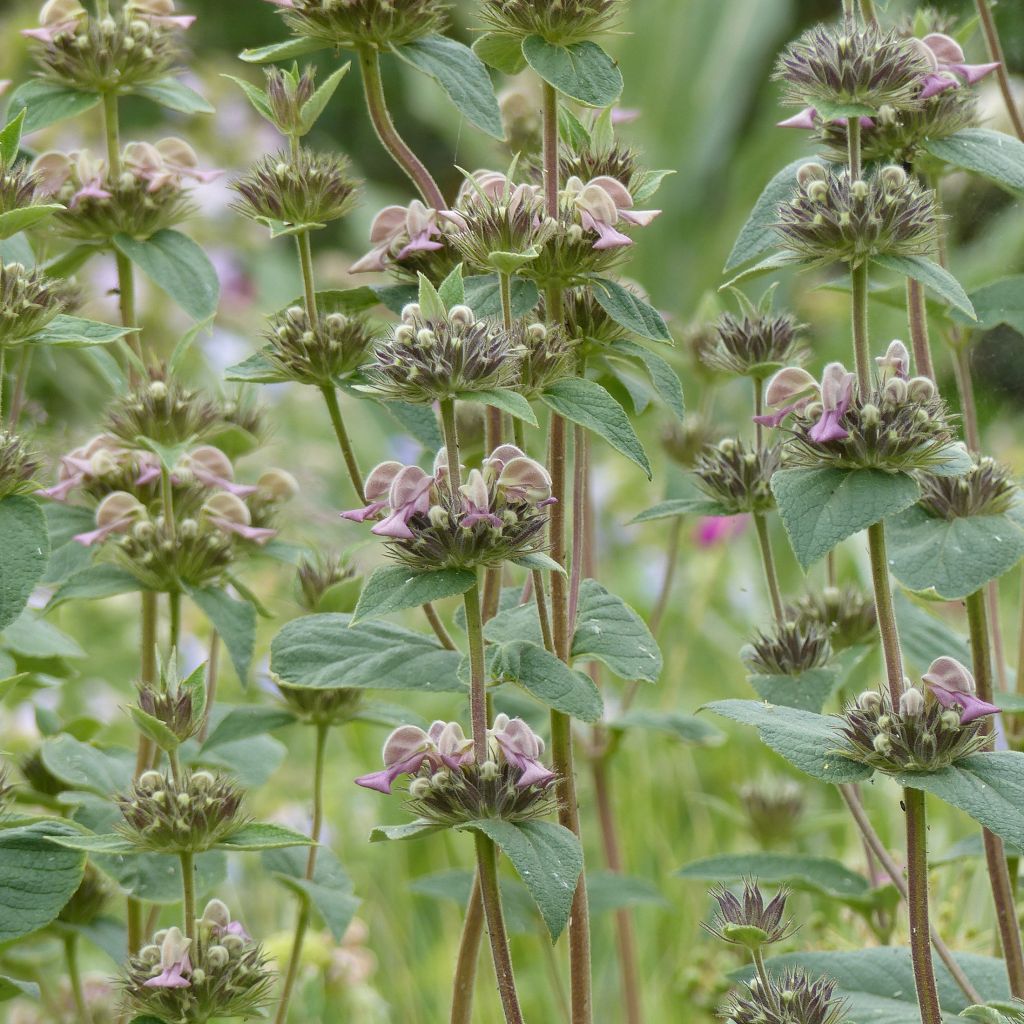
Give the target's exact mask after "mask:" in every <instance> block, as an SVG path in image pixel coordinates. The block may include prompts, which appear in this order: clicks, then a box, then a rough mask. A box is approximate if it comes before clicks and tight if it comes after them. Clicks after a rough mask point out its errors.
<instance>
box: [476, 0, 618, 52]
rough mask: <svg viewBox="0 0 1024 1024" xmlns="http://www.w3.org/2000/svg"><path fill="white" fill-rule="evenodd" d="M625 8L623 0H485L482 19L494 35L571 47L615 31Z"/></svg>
mask: <svg viewBox="0 0 1024 1024" xmlns="http://www.w3.org/2000/svg"><path fill="white" fill-rule="evenodd" d="M622 7H623V5H622V0H483V3H482V5H481V8H480V17H481V20H482V21H483V23H484V24H485V25H486V26H487V28H488V29H490V30H492V31H494V32H500V33H502V34H507V35H514V36H519V37H526V36H533V35H537V36H542V37H543V38H544V39H546V40H547V41H548V42H549V43H553V44H554V45H555V46H571V45H572V44H573V43H580V42H583V41H584V40H587V39H590V38H592V37H593V36H595V35H597V34H598V33H600V32H605V31H607V30H608V29H610V28H613V27H614V26H615V24H616V23H617V22H618V20H619V18H620V16H621V14H622Z"/></svg>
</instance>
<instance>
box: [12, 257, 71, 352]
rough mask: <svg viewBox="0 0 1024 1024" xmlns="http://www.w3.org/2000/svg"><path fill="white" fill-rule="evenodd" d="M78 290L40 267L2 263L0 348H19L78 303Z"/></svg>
mask: <svg viewBox="0 0 1024 1024" xmlns="http://www.w3.org/2000/svg"><path fill="white" fill-rule="evenodd" d="M77 299H78V292H77V290H76V289H75V288H74V287H73V286H71V285H70V284H68V283H67V281H65V280H63V279H62V278H56V277H47V276H46V273H45V272H44V271H42V270H39V269H37V268H32V269H29V268H28V267H25V266H23V265H22V264H20V263H0V345H5V346H6V345H18V344H20V343H21V342H23V341H26V340H27V339H29V338H31V337H32V336H33V335H35V334H38V333H39V332H40V331H41V330H43V328H44V327H46V325H47V324H48V323H49V322H50V321H51V320H53V318H54V317H55V316H58V315H59V314H61V313H64V312H66V311H68V310H69V309H71V308H72V307H73V306H74V305H75V304H76V302H77Z"/></svg>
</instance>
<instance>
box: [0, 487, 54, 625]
mask: <svg viewBox="0 0 1024 1024" xmlns="http://www.w3.org/2000/svg"><path fill="white" fill-rule="evenodd" d="M0 537H2V538H3V543H0V629H5V628H6V627H7V626H8V625H9V624H10V623H12V622H13V621H14V620H15V619H16V618H17V617H18V616H19V615H20V614H21V613H22V610H23V609H24V607H25V605H26V604H27V603H28V599H29V598H30V597H31V596H32V591H33V589H34V588H35V585H36V584H37V583H38V582H39V581H40V579H42V576H43V573H44V572H45V571H46V562H47V560H48V558H49V557H50V538H49V536H48V535H47V533H46V517H45V516H44V515H43V511H42V509H41V508H40V507H39V503H38V502H36V501H34V500H33V499H32V498H26V497H24V496H23V495H20V494H15V495H11V496H10V497H7V498H4V499H3V500H2V501H0Z"/></svg>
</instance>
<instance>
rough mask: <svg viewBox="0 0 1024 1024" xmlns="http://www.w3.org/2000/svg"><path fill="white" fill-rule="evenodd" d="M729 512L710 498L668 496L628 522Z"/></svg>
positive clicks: (725, 513) (646, 521) (718, 514)
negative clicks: (666, 499)
mask: <svg viewBox="0 0 1024 1024" xmlns="http://www.w3.org/2000/svg"><path fill="white" fill-rule="evenodd" d="M728 514H729V513H728V512H727V511H726V510H725V508H723V507H722V506H721V505H719V504H718V502H717V501H714V500H713V499H712V498H705V497H704V496H703V495H698V496H697V497H695V498H670V499H669V500H668V501H662V502H659V503H658V504H657V505H652V506H651V508H649V509H646V510H645V511H643V512H641V513H640V515H638V516H634V517H633V518H632V519H631V520H630V521H629V522H630V525H632V524H633V523H649V522H651V521H652V520H654V519H674V518H675V517H676V516H725V515H728Z"/></svg>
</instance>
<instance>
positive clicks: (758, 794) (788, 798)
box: [737, 778, 806, 848]
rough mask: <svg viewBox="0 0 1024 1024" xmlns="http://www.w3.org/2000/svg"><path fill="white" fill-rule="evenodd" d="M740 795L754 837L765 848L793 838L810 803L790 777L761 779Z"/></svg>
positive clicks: (744, 786)
mask: <svg viewBox="0 0 1024 1024" xmlns="http://www.w3.org/2000/svg"><path fill="white" fill-rule="evenodd" d="M737 795H738V796H739V798H740V803H741V804H742V805H743V809H744V811H746V812H747V818H748V824H749V826H750V831H751V832H752V833H753V835H754V838H755V839H757V841H758V842H759V843H760V844H761V845H762V846H763V847H765V848H776V847H777V845H778V843H779V842H781V841H783V840H785V839H789V838H792V836H793V833H794V829H795V827H796V825H797V824H798V823H799V821H800V818H801V816H802V815H803V812H804V808H805V806H806V801H805V799H804V791H803V788H802V787H801V785H800V783H798V782H795V781H794V780H793V779H786V778H768V779H761V778H758V779H756V780H754V781H752V782H745V783H744V784H743V785H742V786H740V788H739V790H738V793H737Z"/></svg>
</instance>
